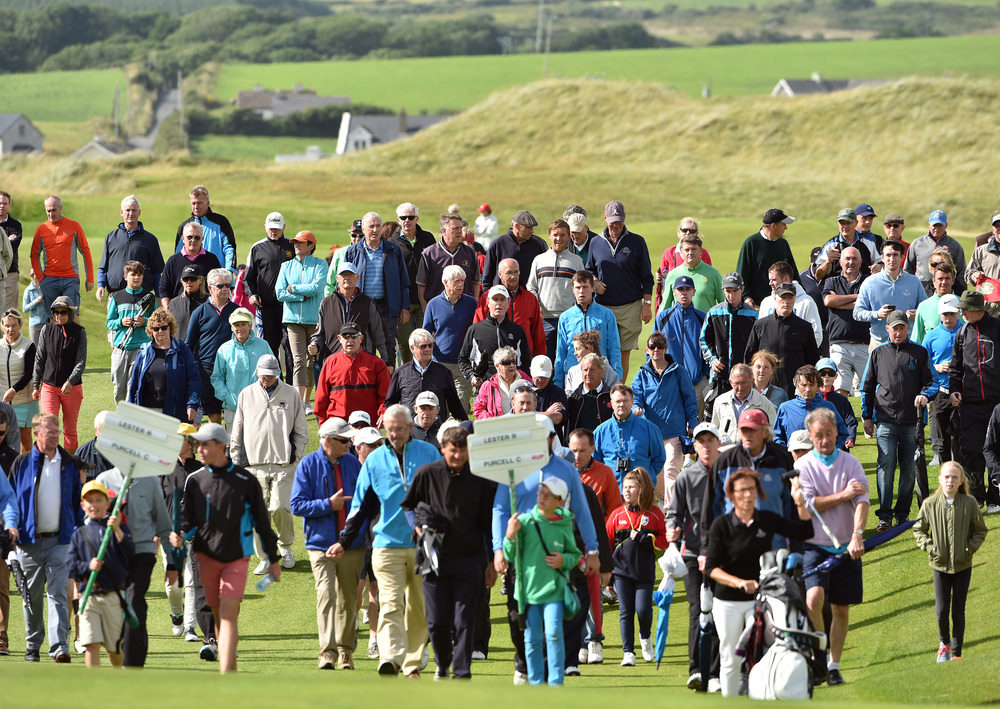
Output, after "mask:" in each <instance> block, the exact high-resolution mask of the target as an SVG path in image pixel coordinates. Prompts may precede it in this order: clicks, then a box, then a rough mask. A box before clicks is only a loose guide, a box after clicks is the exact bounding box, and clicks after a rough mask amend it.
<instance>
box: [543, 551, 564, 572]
mask: <svg viewBox="0 0 1000 709" xmlns="http://www.w3.org/2000/svg"><path fill="white" fill-rule="evenodd" d="M545 565H546V566H548V567H549V568H550V569H561V568H562V565H563V555H562V554H560V553H559V552H557V551H553V552H550V553H548V554H546V555H545Z"/></svg>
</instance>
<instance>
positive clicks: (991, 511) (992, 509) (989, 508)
mask: <svg viewBox="0 0 1000 709" xmlns="http://www.w3.org/2000/svg"><path fill="white" fill-rule="evenodd" d="M997 512H1000V505H986V514H988V515H995V514H996V513H997Z"/></svg>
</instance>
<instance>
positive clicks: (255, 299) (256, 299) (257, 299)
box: [249, 295, 260, 306]
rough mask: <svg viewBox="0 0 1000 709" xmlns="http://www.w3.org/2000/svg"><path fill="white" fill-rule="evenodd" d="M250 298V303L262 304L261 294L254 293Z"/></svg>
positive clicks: (254, 304)
mask: <svg viewBox="0 0 1000 709" xmlns="http://www.w3.org/2000/svg"><path fill="white" fill-rule="evenodd" d="M249 300H250V305H253V306H257V305H260V297H259V296H256V295H252V296H250V298H249Z"/></svg>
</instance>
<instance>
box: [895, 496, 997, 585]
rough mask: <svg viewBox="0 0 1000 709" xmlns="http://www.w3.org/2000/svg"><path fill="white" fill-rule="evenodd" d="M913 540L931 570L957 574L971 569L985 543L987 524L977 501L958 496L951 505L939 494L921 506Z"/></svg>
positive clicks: (968, 497) (929, 498)
mask: <svg viewBox="0 0 1000 709" xmlns="http://www.w3.org/2000/svg"><path fill="white" fill-rule="evenodd" d="M913 536H914V537H916V538H917V546H918V547H920V548H921V549H923V550H924V551H926V552H927V553H928V554H929V555H930V565H931V568H932V569H934V570H935V571H941V572H944V573H948V574H954V573H958V572H959V571H965V570H966V569H968V568H969V567H970V566H972V555H973V554H975V553H976V550H978V549H979V547H981V546H982V545H983V541H984V540H985V539H986V524H985V523H984V522H983V516H982V514H980V512H979V504H978V503H977V502H976V500H975V498H973V497H971V496H970V495H961V494H959V495H956V496H955V502H954V504H952V505H949V504H948V503H947V501H946V500H945V496H944V495H943V494H936V495H931V496H930V497H928V498H927V499H926V500H924V504H923V505H921V506H920V514H918V515H917V523H916V524H915V525H914V527H913Z"/></svg>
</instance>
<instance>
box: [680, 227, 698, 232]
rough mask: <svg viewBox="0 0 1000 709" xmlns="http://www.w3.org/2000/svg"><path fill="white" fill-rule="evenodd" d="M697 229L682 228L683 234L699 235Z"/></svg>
mask: <svg viewBox="0 0 1000 709" xmlns="http://www.w3.org/2000/svg"><path fill="white" fill-rule="evenodd" d="M697 233H698V230H697V229H691V228H689V227H683V226H682V227H681V234H697Z"/></svg>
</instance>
